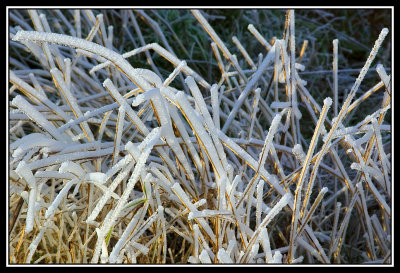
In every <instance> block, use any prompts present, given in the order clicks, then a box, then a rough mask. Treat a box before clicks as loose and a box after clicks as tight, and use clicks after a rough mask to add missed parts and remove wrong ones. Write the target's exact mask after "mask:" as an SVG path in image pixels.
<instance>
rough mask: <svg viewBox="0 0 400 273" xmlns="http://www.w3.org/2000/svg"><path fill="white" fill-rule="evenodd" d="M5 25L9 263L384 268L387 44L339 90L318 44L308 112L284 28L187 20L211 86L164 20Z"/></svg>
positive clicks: (137, 17)
mask: <svg viewBox="0 0 400 273" xmlns="http://www.w3.org/2000/svg"><path fill="white" fill-rule="evenodd" d="M9 12H10V13H9V15H10V28H9V33H10V38H11V39H10V52H9V53H10V58H9V68H10V71H9V83H10V87H9V91H8V96H9V105H10V108H9V113H8V117H9V142H10V143H9V147H8V148H9V151H8V157H9V166H8V167H9V192H8V200H9V210H8V215H9V221H8V222H9V244H8V247H9V263H12V264H15V263H62V264H64V263H68V264H70V263H71V264H72V263H81V264H85V263H96V264H97V263H123V264H131V263H168V264H174V263H194V264H204V263H206V264H209V263H242V264H247V263H257V264H298V263H307V264H314V263H322V264H329V263H335V264H338V263H341V264H362V263H378V264H390V263H392V257H391V254H392V184H391V182H392V180H391V178H392V170H391V162H392V154H391V124H390V123H391V116H390V115H391V112H390V108H391V74H390V73H389V72H390V65H391V64H390V63H379V64H377V65H376V68H374V67H373V64H374V60H375V63H376V59H377V58H378V57H377V56H378V54H379V50H380V48H381V47H382V45H383V44H385V41H386V40H385V37H386V39H387V36H388V33H389V29H387V28H383V29H381V31H380V34H379V35H378V36H377V37H375V40H376V41H375V43H374V44H370V45H368V46H369V47H370V51H369V55H368V54H367V55H365V56H364V62H363V63H362V64H361V66H360V67H359V69H358V75H357V77H356V78H354V81H352V82H351V83H347V82H348V81H347V80H348V78H346V81H343V79H342V78H341V74H339V72H340V71H339V69H338V67H340V66H341V65H340V63H341V58H342V57H343V54H341V53H340V51H341V47H340V38H341V37H342V36H341V37H332V41H333V42H332V44H331V45H332V48H331V49H330V50H331V52H332V53H331V54H330V55H329V56H330V57H331V61H332V67H331V68H325V70H331V72H330V73H331V76H332V86H331V87H332V88H331V92H330V94H329V95H327V96H325V95H324V96H323V97H318V96H316V95H315V92H310V90H309V89H310V87H309V85H310V84H309V82H308V80H309V78H307V75H309V74H307V73H306V72H307V70H309V71H311V72H312V71H317V70H318V69H315V68H313V67H308V66H307V62H306V61H307V44H308V41H301V42H299V41H298V40H299V39H300V38H301V37H300V35H298V34H297V33H295V31H296V27H300V26H298V25H297V23H296V19H295V18H296V14H297V13H296V12H297V11H296V12H295V11H294V10H289V11H287V13H286V18H285V16H284V14H279V15H280V17H281V18H280V20H281V21H282V22H285V23H284V24H282V29H281V30H280V31H281V33H282V34H281V35H280V36H276V37H265V36H263V34H262V32H261V29H260V28H259V24H256V22H252V21H251V19H249V18H247V19H246V20H247V21H249V23H248V28H247V30H248V32H249V35H250V37H252V40H249V39H245V40H242V41H241V39H240V38H243V37H241V36H232V37H228V38H229V39H232V43H231V42H230V41H229V40H227V37H225V36H223V37H221V36H219V34H218V32H217V31H216V30H215V29H214V28H213V21H214V20H222V19H224V17H223V16H222V17H223V18H221V16H217V15H211V14H207V12H204V11H200V10H191V12H188V13H187V14H186V15H185V16H187V18H192V19H193V20H196V21H197V22H198V23H199V25H198V28H197V30H196V31H197V33H198V34H199V35H205V34H204V33H206V35H209V38H210V40H209V41H208V42H207V43H208V48H209V50H210V52H212V55H210V56H211V57H213V59H212V60H211V58H210V59H206V60H203V61H204V62H206V63H209V65H210V69H209V72H210V73H211V74H212V76H210V75H204V70H203V69H201V64H204V63H202V62H200V60H196V59H194V58H193V56H195V55H196V54H197V53H199V52H197V53H194V51H196V50H199V49H194V47H195V44H192V45H193V46H192V48H191V49H189V48H186V47H187V46H188V45H187V44H186V43H184V41H185V39H186V38H185V39H184V38H180V37H179V36H178V34H177V33H175V31H174V28H172V26H171V25H172V22H169V21H168V20H172V21H174V20H175V21H176V20H179V17H176V16H175V17H174V16H172V15H173V14H172V13H170V14H169V15H170V18H169V17H168V16H166V17H163V16H161V15H160V14H164V13H160V14H159V13H157V11H153V10H105V11H101V12H99V11H94V10H63V11H60V10H28V11H26V10H16V9H15V10H10V11H9ZM255 12H257V11H255ZM260 12H261V11H260ZM321 12H322V11H321ZM321 14H322V13H321ZM327 14H329V13H326V14H325V15H326V16H328V17H329V15H327ZM150 15H151V16H150ZM282 15H283V16H282ZM277 17H279V16H277ZM274 18H275V17H274ZM200 33H202V34H200ZM191 35H192V34H191ZM171 37H172V38H171ZM267 38H268V39H267ZM271 38H272V40H270V39H271ZM199 39H200V38H199ZM200 41H201V40H196V43H198V45H201V42H200ZM247 43H248V44H249V48H250V47H251V48H252V50H254V43H256V44H258V45H259V47H258V49H259V50H258V51H257V52H253V51H251V52H250V51H246V44H247ZM300 44H302V46H301V47H297V46H296V45H300ZM256 48H257V47H256ZM201 50H202V48H200V51H201ZM179 53H182V56H181V55H180V54H179ZM203 53H204V52H203ZM314 53H315V52H313V54H314ZM199 54H200V53H199ZM200 55H201V54H200ZM196 56H197V55H196ZM143 60H144V61H143ZM213 66H215V67H217V69H214V68H212V67H213ZM342 70H343V69H342ZM344 70H345V69H344ZM314 74H315V73H314ZM367 76H368V84H364V80H365V78H366V77H367ZM313 77H314V79H313V81H315V77H318V75H313ZM210 79H211V80H210ZM215 79H216V80H215ZM341 82H342V83H343V82H344V84H343V86H342V85H341V84H340V83H341ZM313 88H314V89H315V86H314V87H313ZM365 90H366V91H365ZM321 94H326V90H323V91H321V93H317V95H321ZM372 97H373V98H374V101H377V100H379V104H378V105H377V106H376V105H375V107H370V108H368V111H363V112H362V113H357V114H356V115H355V114H354V113H355V112H357V111H359V110H358V109H361V108H360V106H362V105H363V104H366V103H368V100H370V99H371V98H372ZM362 109H365V108H362Z"/></svg>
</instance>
